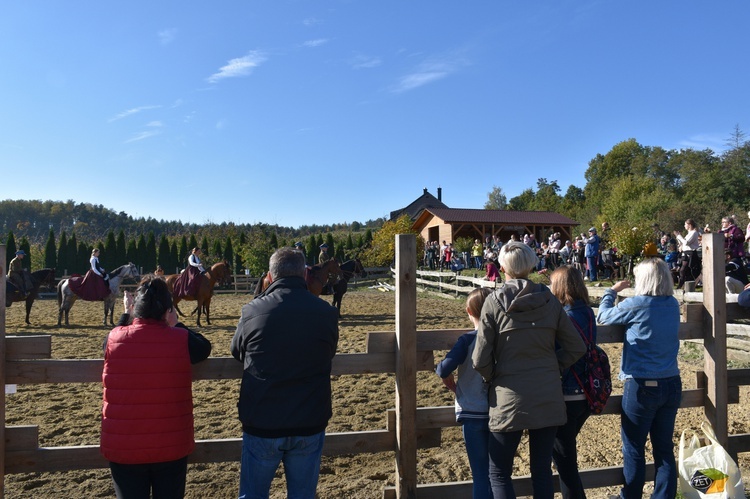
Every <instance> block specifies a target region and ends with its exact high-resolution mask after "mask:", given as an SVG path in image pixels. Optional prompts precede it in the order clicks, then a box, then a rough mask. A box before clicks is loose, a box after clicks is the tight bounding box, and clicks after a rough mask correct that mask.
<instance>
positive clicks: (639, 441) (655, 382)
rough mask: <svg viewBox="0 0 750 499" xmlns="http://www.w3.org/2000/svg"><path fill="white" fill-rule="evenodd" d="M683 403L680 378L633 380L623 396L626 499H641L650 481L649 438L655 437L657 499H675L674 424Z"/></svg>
mask: <svg viewBox="0 0 750 499" xmlns="http://www.w3.org/2000/svg"><path fill="white" fill-rule="evenodd" d="M681 399H682V381H681V380H680V377H679V376H674V377H672V378H663V379H647V378H629V379H626V380H625V388H624V391H623V395H622V415H621V428H620V434H621V436H622V455H623V475H624V477H625V485H624V487H623V488H622V490H621V493H620V494H621V496H622V497H623V498H624V499H641V497H642V495H643V485H644V483H645V481H646V457H645V452H644V449H645V446H646V438H647V437H649V435H650V437H651V447H652V448H653V454H654V467H655V468H656V476H655V478H654V493H653V494H652V495H651V497H652V498H653V499H673V498H674V496H675V495H676V493H677V464H676V462H675V458H674V442H673V441H672V435H673V434H674V421H675V418H676V417H677V409H679V407H680V401H681Z"/></svg>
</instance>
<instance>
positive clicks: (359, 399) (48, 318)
mask: <svg viewBox="0 0 750 499" xmlns="http://www.w3.org/2000/svg"><path fill="white" fill-rule="evenodd" d="M248 300H249V296H248V295H218V296H216V297H214V300H213V303H212V319H213V320H212V324H211V325H210V326H207V325H205V323H204V327H203V328H200V329H199V331H200V332H201V333H203V334H204V335H206V336H207V337H208V338H209V339H210V340H211V342H212V343H213V353H212V356H215V357H216V356H229V355H230V354H229V343H230V340H231V338H232V335H233V334H234V329H235V327H236V325H237V320H238V318H239V313H240V309H241V306H242V305H243V304H244V303H246V302H247V301H248ZM394 301H395V293H392V292H380V291H377V290H369V289H360V290H355V291H350V292H349V293H347V295H346V296H345V297H344V300H343V302H344V303H343V312H344V316H343V317H342V319H341V321H340V335H341V339H340V343H339V352H342V353H346V352H363V351H364V350H365V338H366V333H367V332H368V331H384V330H393V329H394V328H395V326H394V318H395V317H394V316H395V310H394ZM19 305H21V304H14V305H13V306H11V307H10V308H9V309H8V310H7V316H6V331H7V334H8V335H11V334H18V335H28V334H51V335H52V337H53V339H52V356H53V358H56V359H73V358H101V356H102V341H103V339H104V337H105V335H106V333H107V332H108V330H109V328H107V327H104V326H102V325H101V320H102V305H101V303H92V302H83V301H79V302H77V303H76V304H75V306H74V307H73V309H72V311H71V313H70V321H71V324H72V325H71V327H69V328H66V327H63V328H57V327H56V326H54V324H56V319H57V313H56V302H55V301H54V300H40V301H37V302H36V303H35V304H34V309H33V310H32V315H31V322H32V325H31V326H26V325H24V324H23V315H24V311H23V307H22V306H19ZM121 308H122V307H121V304H118V306H117V308H116V313H119V312H120V310H121ZM183 308H188V307H183ZM463 310H464V301H463V299H452V298H443V297H435V296H431V295H424V294H420V295H419V298H418V311H417V314H418V316H417V317H418V328H419V329H440V328H466V329H467V330H468V329H469V322H468V320H467V318H466V316H465V313H464V311H463ZM186 322H187V323H189V324H190V323H192V321H190V320H187V321H186ZM191 325H192V324H191ZM604 348H605V349H606V350H607V352H608V353H609V355H610V360H611V362H612V365H613V371H615V373H616V367H617V366H618V365H619V356H620V349H619V347H618V346H616V345H604ZM683 351H684V354H683V355H681V358H680V362H681V368H682V374H683V384H684V386H685V388H694V387H695V375H694V374H693V373H694V372H695V371H696V370H699V369H700V368H701V367H702V359H701V358H700V357H699V356H696V355H695V351H696V350H695V348H692V349H691V348H689V347H688V348H685V347H683ZM443 354H444V352H436V359H438V360H439V359H440V358H442V355H443ZM615 373H613V374H615ZM333 383H334V397H333V407H334V409H333V411H334V416H333V419H332V420H331V422H330V425H329V427H328V431H330V432H346V431H362V430H377V429H384V428H385V426H386V410H387V409H389V408H391V407H393V405H394V391H395V387H394V379H393V376H391V375H356V376H339V377H335V378H334V381H333ZM238 389H239V380H230V381H200V382H196V383H195V385H194V399H195V422H196V430H195V437H196V439H220V438H239V437H240V436H241V428H240V425H239V423H238V421H237V415H236V400H237V396H238ZM621 391H622V385H621V384H620V383H619V382H616V383H615V392H616V393H621ZM418 396H419V403H418V405H419V406H443V405H452V403H453V398H452V394H451V393H450V392H448V391H447V390H446V389H445V388H444V387H443V385H442V383H441V382H440V380H439V379H438V378H437V376H435V375H434V373H432V372H429V373H426V372H424V373H419V377H418ZM740 398H741V404H738V405H734V406H731V407H730V416H729V420H730V433H750V410H748V409H750V398H749V397H748V388H747V387H742V388H741V395H740ZM100 408H101V386H100V385H99V384H64V385H36V386H34V385H24V386H19V387H18V393H16V394H13V395H8V396H7V415H6V418H7V424H8V425H38V426H39V429H40V430H39V433H40V445H41V446H69V445H92V444H94V445H95V444H98V439H99V421H100V414H99V412H100ZM702 414H703V413H702V409H684V410H681V411H680V413H679V415H678V418H677V432H676V434H675V437H674V438H675V443H676V442H677V441H678V440H679V432H681V431H682V430H683V429H692V430H696V429H698V428H699V426H700V422H701V420H702ZM579 453H580V454H579V465H580V468H581V469H587V468H598V467H606V466H615V465H619V464H621V463H622V458H621V453H620V436H619V416H616V415H607V416H596V417H593V418H591V419H589V421H588V422H587V423H586V425H585V426H584V428H583V431H582V433H581V435H580V436H579ZM418 457H419V461H418V467H419V482H420V483H431V482H449V481H462V480H470V479H471V474H470V470H469V464H468V460H467V458H466V453H465V451H464V446H463V441H462V438H461V432H460V429H459V428H456V427H453V428H446V429H443V443H442V446H441V447H440V448H437V449H428V450H422V451H419V456H418ZM516 466H517V469H516V474H517V475H526V474H527V473H528V461H527V455H526V444H525V442H522V444H521V447H520V448H519V457H518V458H517V459H516ZM740 467H741V468H742V469H743V471H744V474H745V475H746V476H745V480H746V483H747V481H748V478H750V477H748V476H747V472H748V470H750V453H745V454H741V455H740ZM277 476H278V477H279V478H278V479H276V480H274V485H273V490H272V497H275V498H281V497H285V493H284V484H283V480H282V479H281V478H280V477H281V476H282V475H281V472H280V471H279V472H278V473H277ZM238 477H239V463H223V464H199V465H191V466H190V467H189V470H188V483H187V494H186V496H187V497H190V498H207V497H211V498H231V497H236V496H237V487H238ZM394 479H395V461H394V456H393V454H392V453H379V454H358V455H352V456H347V457H336V458H325V457H324V458H323V463H322V466H321V475H320V482H319V485H318V495H319V497H320V498H379V497H382V489H383V487H384V486H386V485H393V483H394ZM5 490H6V494H7V497H35V498H47V497H49V498H52V497H86V498H93V497H114V490H113V488H112V486H111V481H110V476H109V471H108V470H82V471H72V472H66V473H37V474H18V475H8V476H6V480H5ZM615 492H616V488H614V487H612V488H609V489H594V490H591V491H589V497H592V498H600V497H607V494H610V493H615Z"/></svg>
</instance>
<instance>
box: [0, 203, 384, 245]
mask: <svg viewBox="0 0 750 499" xmlns="http://www.w3.org/2000/svg"><path fill="white" fill-rule="evenodd" d="M384 221H385V220H383V219H382V218H379V219H375V220H368V221H367V222H364V223H360V222H357V221H354V222H351V223H339V224H331V225H304V226H301V227H298V228H293V227H283V226H278V225H267V224H234V223H231V222H223V223H221V224H213V223H206V224H200V225H199V224H185V223H182V222H179V221H166V220H156V219H154V218H151V217H148V218H144V217H140V218H133V217H132V216H130V215H128V214H127V213H125V212H122V211H121V212H119V213H118V212H115V211H114V210H110V209H108V208H105V207H104V206H102V205H93V204H90V203H75V202H74V201H72V200H68V201H64V202H63V201H39V200H31V201H27V200H4V201H0V234H7V233H8V232H9V231H13V232H14V233H15V236H16V238H18V239H19V240H20V238H22V237H25V238H26V239H28V240H29V242H30V243H31V244H44V242H45V241H46V239H47V236H48V231H49V230H50V229H52V230H54V231H55V233H56V234H62V233H63V232H66V233H67V234H68V235H71V234H73V233H75V234H76V235H77V237H78V239H80V240H84V241H100V240H101V241H103V240H105V239H106V238H107V237H108V233H109V232H110V231H116V232H117V231H123V232H124V233H125V236H126V237H132V236H133V235H139V234H149V233H151V232H153V233H154V237H156V238H157V240H158V239H160V238H161V236H162V235H164V236H167V237H168V238H173V237H177V236H180V235H182V234H191V233H192V234H198V235H200V236H202V235H204V234H205V235H206V236H208V237H209V238H211V239H214V238H216V237H219V238H222V239H223V238H225V237H226V236H227V235H233V234H235V233H241V232H251V231H255V230H261V231H269V230H270V231H272V232H275V233H276V234H277V235H278V236H279V237H285V238H288V239H295V240H298V239H302V238H305V237H308V236H309V235H311V234H324V233H326V232H332V233H346V232H353V233H358V232H360V231H363V230H366V229H368V228H370V229H377V228H379V227H380V226H381V225H382V224H383V222H384ZM0 240H2V237H0Z"/></svg>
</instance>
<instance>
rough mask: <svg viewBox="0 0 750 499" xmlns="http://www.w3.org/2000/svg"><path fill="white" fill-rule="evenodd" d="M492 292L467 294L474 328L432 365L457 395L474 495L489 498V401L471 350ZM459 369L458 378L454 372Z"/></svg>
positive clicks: (479, 498)
mask: <svg viewBox="0 0 750 499" xmlns="http://www.w3.org/2000/svg"><path fill="white" fill-rule="evenodd" d="M490 293H492V290H491V289H490V288H479V289H475V290H474V291H472V292H471V293H469V296H468V297H467V298H466V313H467V314H468V315H469V320H471V322H472V324H473V325H474V331H471V332H468V333H466V334H464V335H462V336H460V337H459V338H458V341H457V342H456V344H455V345H454V346H453V348H452V349H451V350H450V352H448V355H446V356H445V359H443V360H442V361H441V362H440V363H439V364H438V365H437V366H436V368H435V372H436V373H437V375H438V376H440V378H441V379H442V380H443V383H444V384H445V386H446V387H448V389H449V390H450V391H452V392H453V393H454V394H455V395H456V421H458V422H459V423H461V428H462V431H463V435H464V442H465V443H466V454H467V455H468V456H469V466H470V467H471V476H472V479H473V481H474V484H473V496H472V497H473V499H491V498H492V490H491V489H490V458H489V451H488V448H487V446H488V443H489V437H490V430H489V428H488V427H487V424H488V422H489V419H490V416H489V404H488V402H487V388H488V385H487V384H486V383H484V382H483V381H482V377H481V376H480V375H479V373H478V372H477V371H475V370H474V367H473V366H472V365H471V354H472V352H473V351H474V346H475V344H476V339H477V331H476V330H477V328H478V327H479V323H480V319H479V316H480V315H481V311H482V305H484V301H485V298H487V295H489V294H490ZM456 370H458V381H456V380H455V378H454V377H453V372H454V371H456Z"/></svg>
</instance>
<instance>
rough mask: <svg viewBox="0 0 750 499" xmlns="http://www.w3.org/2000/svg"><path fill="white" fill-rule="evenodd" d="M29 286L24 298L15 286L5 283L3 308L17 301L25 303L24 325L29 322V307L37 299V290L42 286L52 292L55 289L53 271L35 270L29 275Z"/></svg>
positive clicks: (8, 282)
mask: <svg viewBox="0 0 750 499" xmlns="http://www.w3.org/2000/svg"><path fill="white" fill-rule="evenodd" d="M31 284H32V288H31V289H29V290H27V291H28V292H29V295H28V296H24V295H23V293H21V292H20V291H19V290H18V288H16V286H15V284H13V283H12V282H10V281H7V280H6V281H5V306H6V307H10V305H11V304H12V303H15V302H17V301H25V302H26V324H31V323H30V322H29V314H30V313H31V306H32V305H33V304H34V300H36V299H37V298H39V288H40V287H41V286H42V284H44V285H45V286H47V288H48V289H49V290H50V291H52V290H53V289H55V269H42V270H35V271H34V272H32V273H31Z"/></svg>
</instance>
